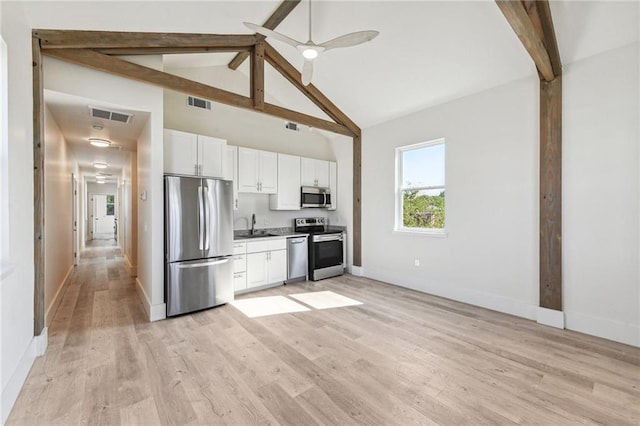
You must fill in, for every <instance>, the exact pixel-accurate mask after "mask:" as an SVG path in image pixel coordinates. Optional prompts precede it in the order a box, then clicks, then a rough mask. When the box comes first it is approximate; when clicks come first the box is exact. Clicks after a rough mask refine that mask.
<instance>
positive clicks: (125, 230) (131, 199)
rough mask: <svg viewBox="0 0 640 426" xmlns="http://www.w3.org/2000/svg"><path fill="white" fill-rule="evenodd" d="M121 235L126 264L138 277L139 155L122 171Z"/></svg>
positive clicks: (132, 154)
mask: <svg viewBox="0 0 640 426" xmlns="http://www.w3.org/2000/svg"><path fill="white" fill-rule="evenodd" d="M120 207H121V212H122V214H121V219H119V220H120V226H121V228H120V229H121V235H122V241H121V244H122V250H123V253H124V256H125V263H126V265H127V267H128V269H129V274H130V275H131V276H134V277H135V276H136V275H137V272H136V265H137V256H138V254H137V253H138V250H137V246H138V155H137V153H135V152H132V153H130V155H129V164H128V165H127V166H126V167H125V168H124V169H123V171H122V202H121V206H120Z"/></svg>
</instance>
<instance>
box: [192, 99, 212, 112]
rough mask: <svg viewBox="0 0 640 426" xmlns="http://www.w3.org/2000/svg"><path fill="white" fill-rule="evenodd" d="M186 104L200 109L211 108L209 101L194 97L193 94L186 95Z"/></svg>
mask: <svg viewBox="0 0 640 426" xmlns="http://www.w3.org/2000/svg"><path fill="white" fill-rule="evenodd" d="M187 105H189V106H192V107H195V108H201V109H208V110H210V109H211V101H208V100H206V99H200V98H194V97H193V96H187Z"/></svg>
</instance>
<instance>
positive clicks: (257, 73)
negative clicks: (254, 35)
mask: <svg viewBox="0 0 640 426" xmlns="http://www.w3.org/2000/svg"><path fill="white" fill-rule="evenodd" d="M251 98H252V99H253V107H254V108H255V109H259V110H262V109H264V42H263V41H259V42H258V43H256V45H255V46H254V47H253V52H252V54H251Z"/></svg>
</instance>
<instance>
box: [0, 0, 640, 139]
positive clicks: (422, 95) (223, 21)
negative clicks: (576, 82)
mask: <svg viewBox="0 0 640 426" xmlns="http://www.w3.org/2000/svg"><path fill="white" fill-rule="evenodd" d="M5 3H6V2H5ZM279 4H280V1H272V0H265V1H195V2H188V1H179V2H175V1H139V2H125V1H122V2H120V1H118V2H101V1H85V2H69V3H65V5H64V6H61V4H60V3H59V2H55V1H45V2H24V3H21V4H20V5H19V7H23V8H24V9H25V13H26V15H27V16H28V17H29V19H30V21H31V25H32V27H33V28H56V29H85V30H107V31H156V32H188V33H218V34H227V33H241V34H247V33H250V31H249V30H248V29H247V28H245V27H244V26H243V25H242V22H243V21H249V22H254V23H257V24H262V23H263V22H264V21H265V19H266V18H267V17H268V16H269V15H270V14H271V13H272V12H273V11H274V10H275V9H276V8H277V7H278V5H279ZM3 7H4V6H3ZM71 8H72V9H73V13H70V9H71ZM307 8H308V2H307V0H303V2H302V3H301V4H300V5H298V6H297V7H296V9H294V11H293V12H292V13H291V14H290V15H289V16H288V17H287V18H286V19H285V20H284V21H283V22H282V23H281V24H280V25H279V26H278V28H277V31H279V32H282V33H284V34H286V35H288V36H290V37H292V38H295V39H298V40H302V41H306V39H307V19H308V18H307V10H308V9H307ZM638 9H639V7H638V2H637V1H628V2H610V1H585V2H582V1H552V2H551V11H552V15H553V20H554V23H555V27H556V35H557V38H558V45H559V48H560V54H561V58H562V61H563V63H564V64H567V63H571V62H574V61H576V60H580V59H582V58H585V57H588V56H592V55H595V54H597V53H600V52H603V51H606V50H609V49H612V48H615V47H620V46H623V45H626V44H630V43H634V42H637V41H638V38H639V36H638V32H639V30H638V21H639V12H638ZM365 29H375V30H378V31H380V36H379V37H378V38H376V39H375V40H373V41H372V42H370V43H366V44H364V45H360V46H356V47H352V48H347V49H336V50H333V51H330V52H327V53H326V54H325V55H322V56H321V57H320V58H319V59H318V60H317V64H316V69H315V73H314V84H315V85H316V86H317V87H318V88H319V89H320V90H321V91H322V92H323V93H325V94H326V95H327V96H328V97H329V99H331V100H332V101H333V102H334V103H335V104H336V105H337V106H338V107H339V108H341V109H342V110H343V111H344V112H345V113H346V114H347V115H348V116H349V117H351V118H352V119H353V120H354V121H355V122H356V123H357V124H358V125H359V126H360V127H362V128H366V127H369V126H372V125H374V124H377V123H380V122H384V121H387V120H390V119H393V118H395V117H399V116H403V115H406V114H408V113H411V112H414V111H417V110H420V109H424V108H426V107H428V106H431V105H436V104H440V103H443V102H446V101H449V100H452V99H456V98H459V97H462V96H465V95H468V94H471V93H475V92H478V91H482V90H485V89H488V88H491V87H494V86H497V85H500V84H503V83H506V82H508V81H512V80H515V79H519V78H523V77H527V76H533V75H534V74H535V72H536V71H535V68H534V65H533V63H532V61H531V59H530V58H529V56H528V54H527V52H526V51H525V50H524V48H523V47H522V45H521V43H520V41H519V40H518V39H517V37H516V36H515V34H514V32H513V30H512V29H511V27H510V26H509V25H508V23H507V22H506V20H505V18H504V17H503V15H502V14H501V12H500V11H499V9H498V7H497V6H496V5H495V3H494V2H493V1H488V0H487V1H355V0H354V1H327V0H314V2H313V39H314V41H315V42H316V43H320V42H322V41H325V40H328V39H331V38H334V37H336V36H339V35H342V34H345V33H349V32H353V31H359V30H365ZM269 41H270V40H269ZM270 43H271V44H272V45H273V46H274V47H275V48H276V49H277V50H278V51H279V52H280V53H281V54H282V55H283V56H284V57H285V58H287V59H288V60H289V61H290V62H292V63H293V64H294V65H295V66H296V67H298V69H300V68H301V66H302V59H301V57H300V55H299V53H298V52H297V51H296V50H295V49H293V48H291V47H290V46H287V45H283V44H282V43H279V42H278V41H270ZM232 56H233V55H229V54H223V55H220V54H218V55H216V56H215V58H213V57H211V56H207V55H197V56H191V57H187V56H182V57H172V58H167V60H166V61H165V65H166V67H167V68H172V67H174V68H185V67H186V68H191V67H202V66H210V65H215V64H226V63H227V61H228V59H229V58H230V57H232ZM246 66H247V65H246V64H245V65H244V67H245V71H244V72H245V73H246ZM238 72H243V71H242V70H240V71H238ZM276 79H277V77H269V74H268V75H267V81H266V90H267V91H269V90H270V88H271V89H272V93H271V95H272V96H273V97H274V98H277V99H278V100H279V101H280V102H281V103H282V104H284V105H288V103H289V102H288V99H287V98H288V96H289V95H288V94H287V90H286V89H282V85H281V84H280V83H278V82H277V81H276ZM291 96H293V95H291ZM291 99H292V100H291V103H294V104H295V103H296V102H298V101H294V100H293V97H292V98H291Z"/></svg>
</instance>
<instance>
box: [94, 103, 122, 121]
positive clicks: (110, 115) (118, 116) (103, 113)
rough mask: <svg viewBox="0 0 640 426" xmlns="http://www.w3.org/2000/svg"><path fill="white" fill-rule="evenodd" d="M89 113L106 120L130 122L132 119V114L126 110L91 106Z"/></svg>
mask: <svg viewBox="0 0 640 426" xmlns="http://www.w3.org/2000/svg"><path fill="white" fill-rule="evenodd" d="M89 113H90V114H91V116H92V117H96V118H104V119H105V120H111V121H117V122H119V123H129V121H131V117H133V115H132V114H127V113H126V112H118V111H109V110H106V109H102V108H96V107H92V106H90V107H89Z"/></svg>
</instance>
